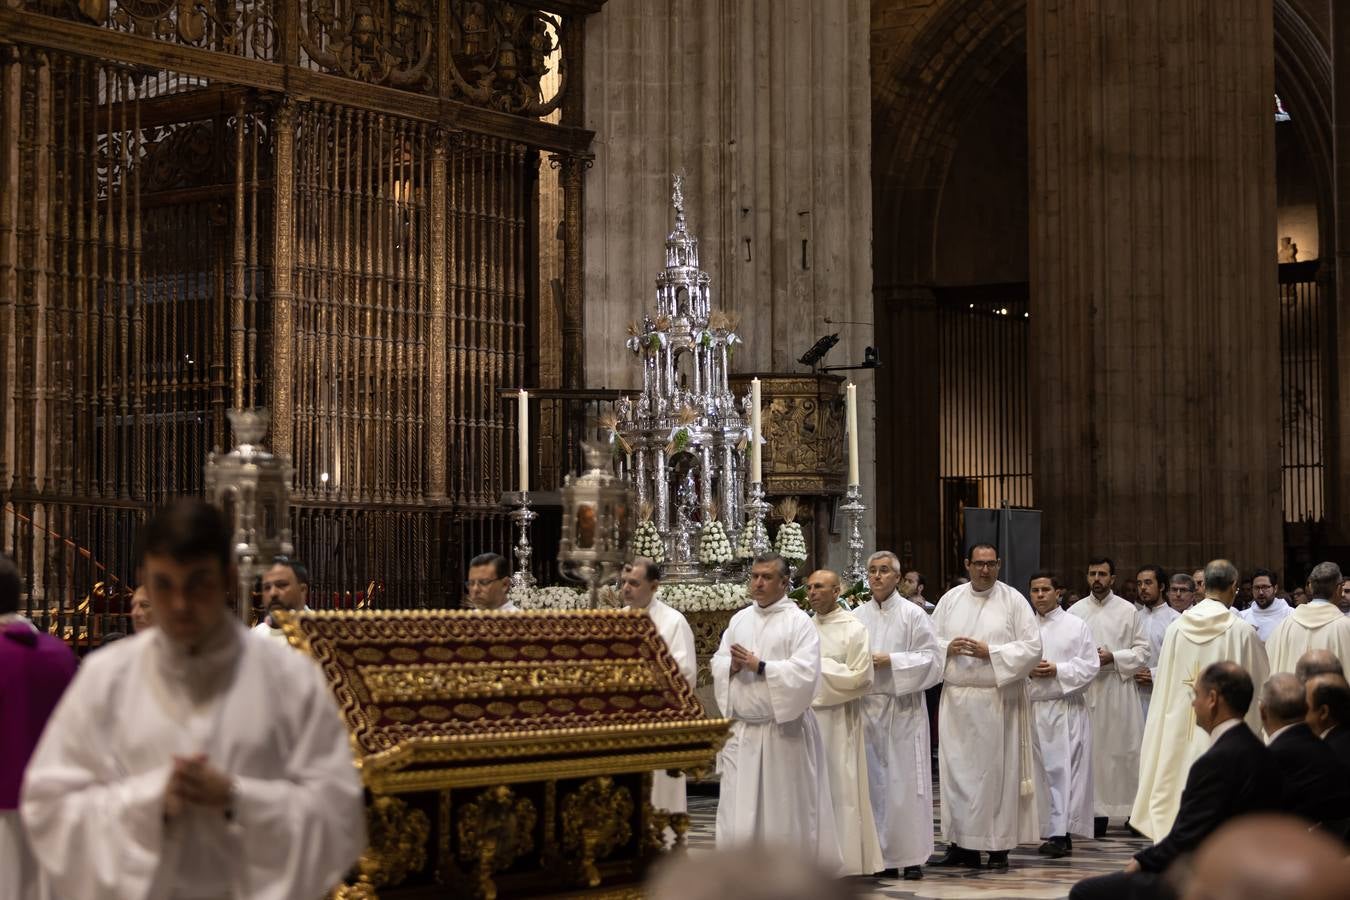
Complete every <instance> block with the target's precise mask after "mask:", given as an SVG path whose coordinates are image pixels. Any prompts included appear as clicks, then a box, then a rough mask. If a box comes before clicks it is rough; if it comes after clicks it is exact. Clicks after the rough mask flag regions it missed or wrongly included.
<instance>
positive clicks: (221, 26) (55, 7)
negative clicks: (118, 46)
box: [27, 0, 277, 61]
mask: <svg viewBox="0 0 1350 900" xmlns="http://www.w3.org/2000/svg"><path fill="white" fill-rule="evenodd" d="M27 5H28V7H29V8H30V9H32V10H34V11H35V12H42V13H47V14H49V15H51V14H55V15H65V16H68V17H70V18H74V19H76V20H84V21H87V22H92V23H94V24H96V25H104V26H106V27H108V28H110V29H112V30H113V31H121V32H125V33H128V34H134V35H137V36H138V37H148V38H154V39H156V40H161V41H170V42H173V43H178V44H187V45H189V46H193V47H201V48H204V49H208V50H216V51H219V52H222V53H229V54H232V55H234V56H243V57H246V58H249V59H261V60H268V61H271V60H272V59H273V56H274V55H275V53H276V41H277V29H276V19H275V15H274V11H273V10H274V0H229V2H227V3H204V2H202V0H118V2H117V3H115V4H112V3H109V0H30V2H29V3H28V4H27Z"/></svg>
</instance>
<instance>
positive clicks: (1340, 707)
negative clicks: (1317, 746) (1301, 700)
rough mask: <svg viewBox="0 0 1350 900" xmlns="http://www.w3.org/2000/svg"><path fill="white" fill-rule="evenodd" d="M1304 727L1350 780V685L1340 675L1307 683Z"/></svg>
mask: <svg viewBox="0 0 1350 900" xmlns="http://www.w3.org/2000/svg"><path fill="white" fill-rule="evenodd" d="M1307 697H1308V725H1309V727H1311V728H1312V730H1313V733H1314V734H1320V735H1321V736H1322V740H1323V741H1324V742H1325V743H1326V745H1327V746H1328V747H1330V748H1331V751H1332V752H1333V753H1335V754H1336V758H1337V759H1339V760H1340V762H1341V766H1342V767H1343V768H1344V775H1345V776H1346V777H1350V684H1347V683H1346V681H1345V676H1344V675H1341V674H1340V673H1333V674H1330V675H1315V676H1313V677H1312V678H1310V679H1308V694H1307Z"/></svg>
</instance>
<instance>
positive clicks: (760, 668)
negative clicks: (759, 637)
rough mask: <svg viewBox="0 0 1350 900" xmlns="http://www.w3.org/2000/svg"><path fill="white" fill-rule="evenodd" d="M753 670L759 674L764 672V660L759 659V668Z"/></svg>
mask: <svg viewBox="0 0 1350 900" xmlns="http://www.w3.org/2000/svg"><path fill="white" fill-rule="evenodd" d="M755 671H756V672H758V673H759V674H760V675H763V674H764V660H762V659H761V660H760V661H759V668H757V669H755Z"/></svg>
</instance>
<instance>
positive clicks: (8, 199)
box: [0, 44, 22, 491]
mask: <svg viewBox="0 0 1350 900" xmlns="http://www.w3.org/2000/svg"><path fill="white" fill-rule="evenodd" d="M21 77H22V69H21V67H20V65H19V50H18V48H17V47H15V46H14V45H13V44H3V45H0V421H3V422H5V423H8V424H6V425H5V427H3V428H0V491H6V490H9V488H10V483H9V478H10V474H11V473H13V472H15V469H14V449H15V445H16V443H17V440H18V430H17V428H16V427H15V419H14V412H15V410H14V397H13V390H14V365H15V359H16V353H17V350H16V346H15V342H16V341H17V339H18V332H17V329H16V328H15V319H14V316H15V297H16V295H17V293H18V276H19V272H18V253H19V245H18V235H17V234H16V232H15V228H16V227H17V224H18V216H19V212H18V205H19V90H20V85H21V83H22V82H21V80H20V79H21Z"/></svg>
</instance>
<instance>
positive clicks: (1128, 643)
mask: <svg viewBox="0 0 1350 900" xmlns="http://www.w3.org/2000/svg"><path fill="white" fill-rule="evenodd" d="M1087 580H1088V595H1087V596H1086V597H1084V598H1083V599H1082V600H1080V601H1078V602H1077V603H1075V604H1074V605H1073V606H1071V607H1069V613H1070V614H1071V615H1075V616H1077V617H1078V618H1080V619H1082V620H1083V621H1084V622H1086V623H1087V627H1088V630H1089V631H1091V632H1092V639H1093V640H1094V641H1096V642H1097V659H1098V661H1099V662H1100V663H1101V667H1100V668H1099V669H1098V671H1097V677H1096V678H1095V679H1093V682H1092V684H1091V685H1089V686H1088V689H1087V706H1088V715H1089V716H1091V718H1092V804H1093V807H1094V833H1095V836H1096V837H1101V836H1102V835H1104V834H1105V833H1106V828H1107V825H1108V824H1109V821H1110V819H1112V818H1121V817H1125V816H1128V815H1129V814H1130V805H1131V804H1132V803H1134V793H1135V787H1136V785H1137V783H1138V776H1139V744H1140V741H1142V740H1143V735H1144V710H1143V707H1142V706H1141V705H1140V701H1139V687H1138V685H1137V684H1136V683H1135V680H1134V675H1135V673H1136V672H1138V671H1140V670H1141V669H1147V668H1148V666H1149V655H1148V635H1147V634H1146V633H1145V632H1144V619H1143V616H1141V615H1140V613H1139V610H1137V609H1135V607H1134V604H1133V603H1131V602H1130V601H1128V600H1126V599H1125V598H1124V597H1122V596H1120V595H1119V594H1117V593H1115V592H1114V591H1112V590H1111V587H1112V585H1114V584H1115V580H1116V566H1115V563H1113V562H1112V561H1111V560H1110V559H1109V558H1107V557H1105V556H1098V557H1094V558H1093V559H1091V560H1089V561H1088V569H1087Z"/></svg>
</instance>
